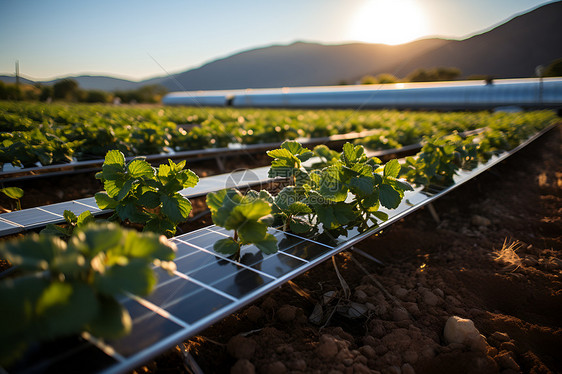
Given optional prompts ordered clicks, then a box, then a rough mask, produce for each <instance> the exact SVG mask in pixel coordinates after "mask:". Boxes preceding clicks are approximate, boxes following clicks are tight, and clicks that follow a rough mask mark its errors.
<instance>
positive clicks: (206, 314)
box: [12, 136, 536, 373]
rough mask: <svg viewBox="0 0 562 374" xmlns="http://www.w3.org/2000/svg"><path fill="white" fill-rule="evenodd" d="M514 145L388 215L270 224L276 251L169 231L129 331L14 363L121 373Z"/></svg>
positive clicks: (417, 193) (55, 347)
mask: <svg viewBox="0 0 562 374" xmlns="http://www.w3.org/2000/svg"><path fill="white" fill-rule="evenodd" d="M534 138H536V136H535V137H533V139H534ZM520 148H521V147H518V148H516V149H514V150H513V151H511V152H509V153H504V154H502V155H501V156H498V157H495V158H493V159H491V160H489V161H488V162H487V163H486V164H485V165H481V166H479V167H477V168H476V169H474V170H473V171H470V172H469V171H463V172H461V173H459V175H458V176H456V177H455V182H456V184H455V185H453V186H451V187H447V188H439V187H436V188H435V189H434V191H433V192H428V191H427V190H421V189H416V190H414V191H407V192H406V193H405V196H404V199H403V201H402V203H401V204H400V206H399V207H398V208H397V209H395V210H391V211H388V213H389V219H388V220H387V221H385V222H380V223H379V225H377V226H371V227H369V228H365V229H362V230H360V229H357V228H354V229H351V230H348V231H347V232H344V233H341V234H340V235H339V236H337V237H334V236H332V235H330V234H329V233H328V232H327V231H324V230H322V228H321V227H320V228H319V229H318V231H317V232H315V233H314V234H313V235H310V236H299V235H295V234H292V233H287V232H283V231H280V230H278V229H275V228H270V229H269V232H270V233H271V234H273V235H274V236H275V237H276V238H277V239H278V248H279V251H278V252H277V253H274V254H270V255H266V254H263V253H262V252H261V251H259V250H258V248H256V247H255V246H253V245H249V246H245V247H243V250H242V253H241V255H242V257H241V260H240V262H236V261H233V260H231V259H230V258H228V257H225V256H224V255H222V254H220V253H217V252H215V251H214V250H213V244H214V243H215V242H216V241H217V240H219V239H222V238H224V237H226V236H229V233H228V232H227V231H226V230H224V229H223V228H221V227H217V226H209V227H205V228H201V229H199V230H196V231H193V232H190V233H187V234H184V235H181V236H178V237H175V238H173V239H171V241H172V242H174V243H175V244H176V246H177V248H178V251H177V256H176V260H175V263H176V266H177V269H176V271H175V272H174V273H173V274H172V275H169V274H168V273H166V272H164V271H162V270H161V269H156V271H157V274H158V275H159V283H158V284H157V286H156V289H155V290H154V292H153V293H152V294H151V295H149V296H147V297H145V298H140V297H137V296H134V295H128V297H127V298H125V299H124V306H125V307H126V308H127V310H128V311H129V313H130V315H131V317H132V320H133V328H132V332H131V334H130V335H128V336H126V337H124V338H121V339H116V340H106V341H101V340H98V339H97V338H95V337H93V336H90V335H88V334H86V333H84V334H82V336H81V337H79V338H76V337H73V338H68V339H62V340H61V342H60V343H59V342H57V344H52V343H46V344H42V345H38V346H37V347H34V349H32V350H31V352H30V353H29V354H28V356H27V357H25V358H24V359H23V360H22V363H21V364H20V366H18V367H15V368H13V370H12V371H13V372H35V371H39V370H40V371H47V372H61V371H70V370H78V371H80V372H87V371H91V372H99V371H101V372H104V373H120V372H123V371H126V370H131V369H134V368H135V367H137V366H139V365H141V364H142V363H144V362H146V361H148V360H150V359H151V358H152V357H154V356H156V355H157V354H159V353H161V352H163V351H165V350H166V349H169V348H170V347H172V346H173V345H175V344H177V343H178V342H180V341H182V340H185V339H187V338H189V337H190V336H193V335H194V334H196V333H197V332H199V331H201V330H202V329H204V328H205V327H207V326H209V325H211V324H212V323H214V322H216V321H218V320H220V319H221V318H223V317H224V316H226V315H228V314H230V313H232V312H234V311H236V310H239V309H240V308H242V307H243V306H244V305H247V304H248V303H250V302H252V301H253V300H255V299H257V298H258V297H260V296H262V295H264V294H266V293H268V292H270V291H271V290H273V289H275V288H276V287H278V286H280V285H282V284H283V283H285V282H287V281H288V280H289V279H292V278H294V277H296V276H297V275H299V274H302V273H304V272H305V271H307V270H309V269H311V268H312V267H314V266H316V265H317V264H319V263H320V262H322V261H324V260H326V259H328V258H330V257H331V256H333V255H335V254H337V253H339V252H341V251H343V250H345V249H347V248H349V247H351V246H353V245H354V244H356V243H357V242H359V241H361V240H363V239H365V238H366V237H368V236H371V235H373V234H375V233H376V232H378V231H380V230H382V229H384V228H386V227H388V226H389V225H391V224H393V223H394V222H397V221H399V220H400V219H402V218H403V217H404V216H406V215H408V214H410V213H412V212H414V211H416V210H417V209H419V208H421V207H422V206H424V205H426V204H429V203H431V202H432V201H434V200H435V199H438V198H439V197H441V196H443V195H445V194H446V193H448V192H450V191H452V190H453V189H455V188H456V187H458V186H459V185H461V184H463V183H465V182H466V181H468V180H470V179H471V178H473V177H474V176H476V175H478V174H480V173H481V172H483V171H484V170H486V169H488V168H489V167H491V166H493V165H495V164H497V163H498V162H500V161H502V160H503V159H505V158H506V157H508V156H509V155H510V154H513V153H514V152H516V151H517V150H519V149H520Z"/></svg>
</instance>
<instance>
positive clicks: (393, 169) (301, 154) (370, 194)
mask: <svg viewBox="0 0 562 374" xmlns="http://www.w3.org/2000/svg"><path fill="white" fill-rule="evenodd" d="M315 153H316V154H317V155H318V156H320V158H321V160H322V161H321V162H319V163H315V164H314V165H313V166H312V168H309V169H305V168H304V167H303V166H302V163H301V162H302V161H303V160H302V159H303V158H304V159H309V158H310V156H311V152H310V151H309V150H307V149H306V148H302V146H301V145H300V144H298V143H296V142H289V141H287V142H285V143H283V144H282V146H281V149H278V150H273V151H269V152H268V155H269V156H270V157H273V158H274V159H273V161H272V163H271V165H272V166H271V169H270V172H269V175H270V176H285V177H287V178H288V180H289V181H290V182H291V183H292V185H290V186H286V187H285V188H283V190H281V192H280V193H279V194H278V195H277V197H276V198H275V199H274V210H273V213H274V214H275V216H276V218H278V219H280V220H281V222H282V227H283V229H284V230H288V229H290V230H291V231H294V232H296V233H305V232H308V231H312V230H313V229H314V228H315V227H316V226H317V225H318V224H319V223H321V224H322V226H323V228H324V229H327V230H333V229H339V228H341V227H344V226H361V227H367V226H369V225H370V224H377V219H378V220H383V221H384V220H386V219H388V216H387V215H386V214H385V213H383V212H380V211H379V208H380V206H381V205H382V206H384V207H386V208H389V209H393V208H396V207H398V205H399V204H400V201H401V200H402V198H403V196H404V191H406V190H411V187H410V185H409V184H408V183H405V182H403V181H400V180H398V173H399V171H400V165H399V164H398V161H396V160H392V161H390V162H388V163H387V164H386V165H384V166H381V161H380V160H379V159H377V158H374V157H367V155H366V154H365V149H364V148H363V147H362V146H359V145H353V144H351V143H346V144H344V146H343V151H342V152H341V153H337V152H334V151H330V150H329V149H327V148H326V147H325V146H320V147H317V148H315Z"/></svg>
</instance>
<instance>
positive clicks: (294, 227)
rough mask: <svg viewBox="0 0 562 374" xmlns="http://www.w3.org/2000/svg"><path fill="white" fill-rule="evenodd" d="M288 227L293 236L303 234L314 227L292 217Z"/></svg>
mask: <svg viewBox="0 0 562 374" xmlns="http://www.w3.org/2000/svg"><path fill="white" fill-rule="evenodd" d="M289 227H290V229H291V231H292V232H294V233H295V234H304V233H306V232H309V231H310V230H312V228H313V227H314V226H313V225H312V224H311V223H309V222H307V221H305V220H303V219H300V218H298V217H293V218H292V219H291V221H290V222H289Z"/></svg>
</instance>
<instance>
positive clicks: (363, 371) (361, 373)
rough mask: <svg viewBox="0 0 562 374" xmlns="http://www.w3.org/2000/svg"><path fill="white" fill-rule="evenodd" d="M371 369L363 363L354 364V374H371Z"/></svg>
mask: <svg viewBox="0 0 562 374" xmlns="http://www.w3.org/2000/svg"><path fill="white" fill-rule="evenodd" d="M371 373H372V372H371V369H369V368H368V367H367V366H366V365H364V364H362V363H359V362H357V363H355V364H353V374H371Z"/></svg>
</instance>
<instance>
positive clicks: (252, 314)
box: [244, 305, 263, 322]
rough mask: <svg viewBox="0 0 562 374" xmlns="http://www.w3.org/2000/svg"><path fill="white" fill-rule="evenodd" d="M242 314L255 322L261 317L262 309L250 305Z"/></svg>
mask: <svg viewBox="0 0 562 374" xmlns="http://www.w3.org/2000/svg"><path fill="white" fill-rule="evenodd" d="M244 315H245V316H246V318H248V319H249V320H250V321H252V322H257V321H259V320H260V318H262V317H263V310H261V308H260V307H258V306H256V305H252V306H250V307H249V308H248V309H246V311H245V312H244Z"/></svg>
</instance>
